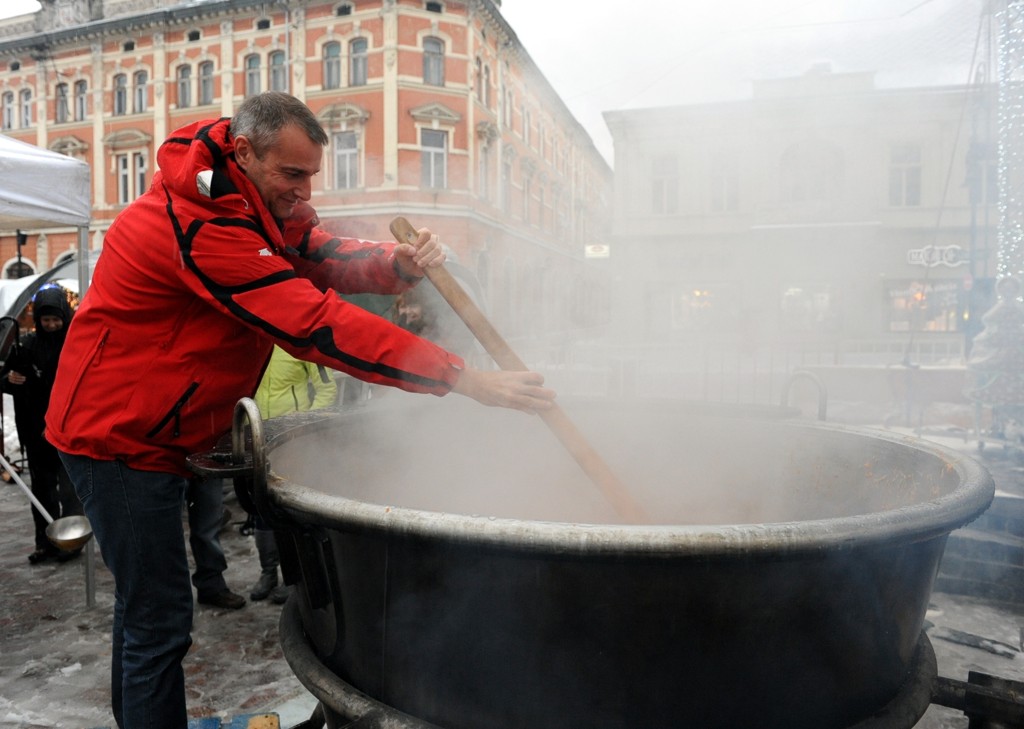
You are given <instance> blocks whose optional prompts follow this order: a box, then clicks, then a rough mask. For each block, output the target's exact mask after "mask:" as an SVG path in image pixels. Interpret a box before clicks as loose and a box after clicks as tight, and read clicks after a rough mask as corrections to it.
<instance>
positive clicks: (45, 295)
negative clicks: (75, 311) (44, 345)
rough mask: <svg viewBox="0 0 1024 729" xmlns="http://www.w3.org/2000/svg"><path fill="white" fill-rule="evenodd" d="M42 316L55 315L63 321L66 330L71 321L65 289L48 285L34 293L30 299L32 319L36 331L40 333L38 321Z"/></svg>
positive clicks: (69, 306)
mask: <svg viewBox="0 0 1024 729" xmlns="http://www.w3.org/2000/svg"><path fill="white" fill-rule="evenodd" d="M44 314H56V315H57V316H59V317H60V318H61V319H63V320H64V328H65V329H66V328H67V325H68V324H69V323H70V321H71V305H70V304H68V292H67V290H66V289H64V288H63V287H62V286H58V285H56V284H50V285H47V286H43V287H42V288H41V289H39V291H37V292H36V295H35V296H33V297H32V318H33V319H34V320H35V324H36V331H42V326H41V325H40V319H41V317H42V316H43V315H44Z"/></svg>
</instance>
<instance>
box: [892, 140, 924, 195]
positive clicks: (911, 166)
mask: <svg viewBox="0 0 1024 729" xmlns="http://www.w3.org/2000/svg"><path fill="white" fill-rule="evenodd" d="M889 204H890V205H892V206H894V207H913V206H917V205H920V204H921V148H920V147H919V146H918V145H916V144H897V145H894V146H893V147H892V148H891V149H890V150H889Z"/></svg>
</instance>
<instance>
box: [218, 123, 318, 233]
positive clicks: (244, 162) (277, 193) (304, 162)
mask: <svg viewBox="0 0 1024 729" xmlns="http://www.w3.org/2000/svg"><path fill="white" fill-rule="evenodd" d="M322 155H323V148H322V147H321V146H320V145H319V144H317V143H316V142H314V141H313V140H312V139H310V138H309V137H308V136H306V133H305V132H304V131H302V129H301V128H300V127H298V126H297V125H295V124H288V125H287V126H285V127H284V128H282V129H281V131H280V132H278V135H277V142H276V143H275V144H273V145H271V147H270V148H269V149H268V150H266V153H265V154H264V155H263V159H259V158H257V157H256V152H255V150H254V149H253V147H252V144H250V142H249V140H248V139H247V138H246V137H244V136H239V137H236V138H235V159H236V160H237V161H238V164H239V165H240V166H241V168H242V169H243V170H245V174H246V177H248V178H249V179H250V180H251V181H252V183H253V184H254V185H255V186H256V189H257V190H259V192H260V197H261V198H262V199H263V203H264V204H265V205H266V206H267V208H269V209H270V212H271V214H272V215H273V216H274V217H275V218H277V219H278V220H285V219H287V218H289V217H291V215H292V212H293V211H294V210H295V206H296V205H297V204H298V203H299V201H300V200H303V201H305V200H309V197H310V194H311V191H312V181H313V175H315V174H317V173H318V172H320V160H321V157H322Z"/></svg>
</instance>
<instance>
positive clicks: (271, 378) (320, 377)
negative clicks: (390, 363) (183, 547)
mask: <svg viewBox="0 0 1024 729" xmlns="http://www.w3.org/2000/svg"><path fill="white" fill-rule="evenodd" d="M253 399H254V400H255V401H256V406H257V407H258V408H259V409H260V415H261V416H262V417H263V418H264V419H268V418H276V417H277V416H279V415H287V414H288V413H294V412H301V411H305V410H319V409H320V408H325V407H330V406H331V405H334V403H335V402H336V401H337V399H338V383H337V382H336V381H335V379H334V377H333V376H332V374H331V373H330V372H329V371H327V369H326V368H324V367H322V366H320V365H317V364H315V363H313V362H304V361H302V360H301V359H296V358H295V357H293V356H291V355H290V354H288V353H287V352H286V351H284V350H283V349H281V348H280V347H278V346H276V345H275V346H274V351H273V352H272V353H271V355H270V362H269V363H268V364H267V369H266V371H265V372H264V373H263V379H261V380H260V385H259V387H258V388H257V390H256V394H255V396H254V397H253ZM253 536H254V537H255V539H256V551H257V553H258V554H259V559H260V578H259V580H258V581H257V582H256V584H255V585H253V588H252V591H251V592H250V593H249V599H250V600H253V601H258V600H265V599H267V598H268V597H269V598H270V599H271V600H273V601H274V602H275V603H278V604H280V603H283V602H284V601H285V600H286V599H287V597H288V593H287V591H286V589H285V588H284V586H283V585H279V581H278V576H277V568H278V565H279V564H280V557H279V556H278V551H277V542H276V541H275V540H274V530H273V529H267V528H266V525H265V524H263V520H262V519H260V517H259V516H258V515H257V516H256V527H255V529H254V530H253Z"/></svg>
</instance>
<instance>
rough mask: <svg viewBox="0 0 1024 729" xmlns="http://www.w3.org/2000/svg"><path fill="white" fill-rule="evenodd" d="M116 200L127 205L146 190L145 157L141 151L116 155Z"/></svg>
mask: <svg viewBox="0 0 1024 729" xmlns="http://www.w3.org/2000/svg"><path fill="white" fill-rule="evenodd" d="M115 161H116V163H117V202H118V204H120V205H127V204H128V203H130V202H131V201H132V200H134V199H135V198H137V197H138V196H139V195H141V194H142V193H144V192H145V191H146V158H145V156H143V154H142V152H131V153H127V154H119V155H116V157H115Z"/></svg>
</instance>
